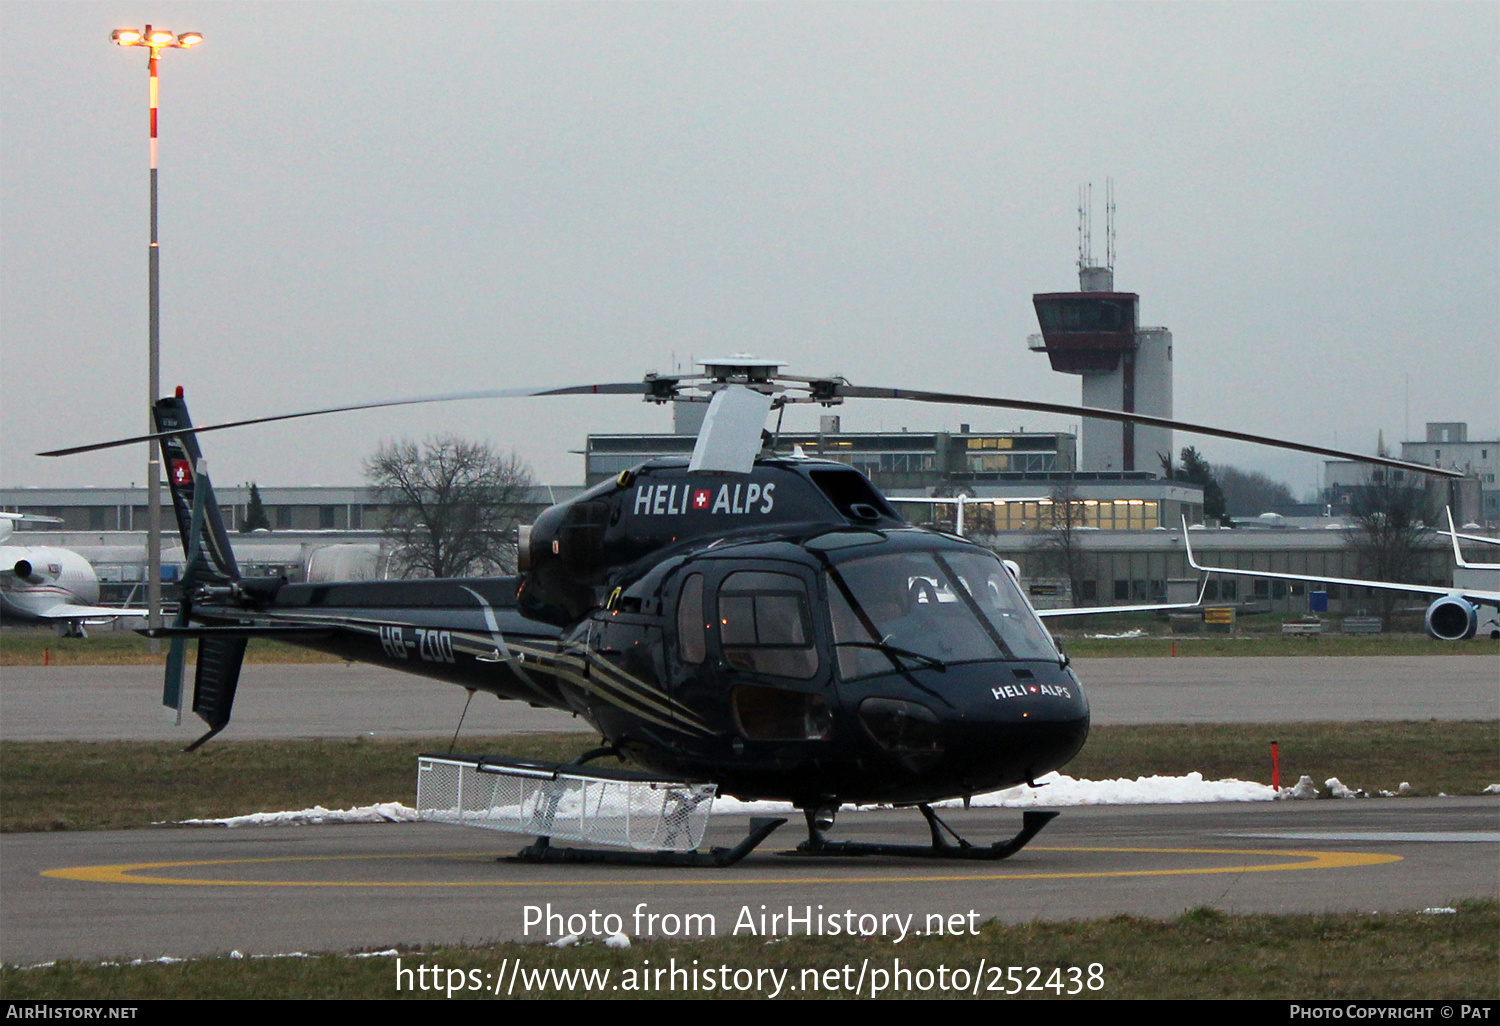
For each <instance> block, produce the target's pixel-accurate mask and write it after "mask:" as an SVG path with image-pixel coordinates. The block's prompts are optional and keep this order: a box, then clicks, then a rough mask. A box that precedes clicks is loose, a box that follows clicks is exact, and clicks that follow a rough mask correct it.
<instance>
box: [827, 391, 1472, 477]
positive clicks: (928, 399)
mask: <svg viewBox="0 0 1500 1026" xmlns="http://www.w3.org/2000/svg"><path fill="white" fill-rule="evenodd" d="M838 394H839V395H840V396H842V397H844V398H846V399H909V400H911V401H912V402H918V403H944V404H947V405H950V406H988V407H992V408H995V409H1000V410H1035V411H1036V412H1038V413H1060V414H1062V415H1064V416H1068V417H1091V418H1095V419H1098V420H1115V421H1119V422H1121V423H1124V424H1148V425H1150V426H1152V427H1162V428H1168V429H1170V430H1173V431H1184V432H1186V433H1188V434H1193V435H1208V436H1210V437H1212V438H1232V439H1234V440H1235V441H1237V442H1254V443H1256V444H1257V445H1270V446H1274V447H1276V448H1278V449H1293V450H1295V451H1297V452H1310V453H1312V454H1314V455H1316V456H1329V457H1332V458H1333V459H1339V460H1354V461H1356V462H1359V463H1374V464H1376V465H1378V466H1382V467H1394V468H1396V469H1397V470H1411V471H1414V472H1416V473H1419V474H1432V475H1434V476H1437V477H1463V474H1462V473H1461V472H1460V471H1456V470H1443V469H1441V468H1439V467H1429V466H1426V465H1424V464H1421V463H1408V462H1406V461H1405V460H1396V459H1391V458H1390V457H1389V456H1368V455H1365V454H1364V453H1358V452H1348V451H1346V450H1343V449H1330V448H1328V447H1326V446H1322V445H1308V444H1307V443H1305V442H1289V441H1287V440H1286V439H1283V438H1271V437H1270V436H1268V435H1254V434H1250V433H1249V432H1247V431H1229V430H1226V429H1224V428H1216V427H1207V426H1206V425H1203V424H1189V423H1187V422H1185V421H1180V420H1168V419H1167V418H1166V417H1153V416H1151V415H1150V414H1147V413H1126V412H1124V411H1121V410H1101V409H1098V408H1096V407H1093V406H1068V405H1066V404H1063V403H1040V402H1033V401H1031V400H1029V399H1002V398H999V397H997V396H984V395H961V394H957V393H952V392H919V391H917V390H915V389H910V388H876V387H874V386H865V385H842V384H841V385H839V386H838Z"/></svg>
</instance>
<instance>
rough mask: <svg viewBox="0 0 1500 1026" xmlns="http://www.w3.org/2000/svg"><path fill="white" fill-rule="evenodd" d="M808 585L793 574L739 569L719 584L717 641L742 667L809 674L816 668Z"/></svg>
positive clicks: (730, 659)
mask: <svg viewBox="0 0 1500 1026" xmlns="http://www.w3.org/2000/svg"><path fill="white" fill-rule="evenodd" d="M808 609H809V605H808V600H807V587H806V586H805V585H804V584H803V583H802V580H801V579H800V578H797V577H793V576H792V575H791V574H778V573H767V572H764V571H758V570H741V571H739V572H737V573H732V574H730V575H729V576H728V577H726V578H724V583H723V584H721V585H720V586H719V641H720V644H721V646H722V647H723V650H724V660H725V662H727V663H729V665H730V666H733V667H735V668H736V669H740V670H751V671H754V672H756V673H766V674H771V675H772V676H776V677H796V678H798V679H801V680H806V679H808V678H809V677H812V676H814V675H815V674H816V673H817V672H818V650H817V649H816V648H815V647H814V646H813V641H812V626H811V619H810V617H809V614H808Z"/></svg>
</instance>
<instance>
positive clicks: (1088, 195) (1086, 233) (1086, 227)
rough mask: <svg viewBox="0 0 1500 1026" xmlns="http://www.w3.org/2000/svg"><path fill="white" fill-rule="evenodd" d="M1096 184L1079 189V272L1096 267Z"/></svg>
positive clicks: (1088, 184) (1090, 183) (1081, 186)
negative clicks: (1094, 223)
mask: <svg viewBox="0 0 1500 1026" xmlns="http://www.w3.org/2000/svg"><path fill="white" fill-rule="evenodd" d="M1093 217H1094V183H1093V182H1088V183H1087V184H1084V185H1080V186H1079V187H1078V270H1079V271H1082V270H1083V269H1084V268H1085V267H1092V266H1094V254H1093V250H1094V239H1093V235H1094V232H1093V224H1092V223H1091V222H1092V221H1093Z"/></svg>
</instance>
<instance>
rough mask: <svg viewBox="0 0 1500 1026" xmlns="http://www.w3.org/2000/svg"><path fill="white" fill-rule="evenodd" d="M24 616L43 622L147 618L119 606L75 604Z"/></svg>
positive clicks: (30, 612)
mask: <svg viewBox="0 0 1500 1026" xmlns="http://www.w3.org/2000/svg"><path fill="white" fill-rule="evenodd" d="M26 615H28V616H35V617H39V618H40V619H43V620H113V619H116V618H117V617H121V616H148V615H150V613H149V611H148V610H145V609H122V608H120V607H119V606H81V605H79V604H77V603H76V602H59V603H58V604H57V605H55V606H49V607H48V608H46V609H43V610H39V611H38V610H27V611H26Z"/></svg>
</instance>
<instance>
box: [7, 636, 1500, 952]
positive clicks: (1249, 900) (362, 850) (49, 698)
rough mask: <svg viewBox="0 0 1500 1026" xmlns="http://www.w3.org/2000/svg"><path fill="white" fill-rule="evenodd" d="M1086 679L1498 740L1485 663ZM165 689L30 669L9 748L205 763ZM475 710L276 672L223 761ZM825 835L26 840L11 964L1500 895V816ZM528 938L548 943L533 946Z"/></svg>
mask: <svg viewBox="0 0 1500 1026" xmlns="http://www.w3.org/2000/svg"><path fill="white" fill-rule="evenodd" d="M1078 671H1079V674H1080V676H1081V677H1082V678H1083V680H1084V681H1085V686H1086V688H1087V691H1088V694H1089V696H1090V700H1091V702H1092V703H1093V708H1094V716H1095V722H1098V723H1141V722H1160V723H1168V722H1214V721H1216V722H1283V721H1287V720H1350V721H1352V720H1366V719H1392V720H1396V719H1434V718H1435V719H1442V720H1448V719H1452V720H1457V719H1495V718H1497V717H1500V674H1497V672H1496V671H1497V661H1496V660H1494V659H1491V658H1487V657H1481V658H1472V657H1456V656H1448V657H1431V658H1426V657H1413V658H1404V657H1395V658H1371V659H1363V658H1341V659H1339V658H1335V659H1324V658H1308V659H1302V658H1294V657H1287V658H1265V659H1260V658H1252V659H1231V658H1214V659H1202V658H1198V659H1188V658H1179V659H1105V660H1080V661H1079V663H1078ZM158 673H159V671H157V670H155V669H154V668H151V667H89V668H67V667H63V668H59V667H47V668H23V667H6V668H4V670H3V671H0V736H3V737H4V738H5V739H7V740H17V739H30V740H42V739H60V738H83V739H94V740H102V739H106V738H154V737H162V738H172V739H177V740H183V739H185V738H187V737H189V736H192V734H193V733H194V732H195V730H196V727H197V724H196V721H191V723H190V724H184V725H183V726H182V727H175V728H174V727H169V726H168V725H166V724H164V723H162V722H161V720H160V718H159V715H160V714H159V712H158V711H157V707H156V703H157V701H158V699H157V695H158V691H157V689H158V688H159V682H158V677H157V674H158ZM463 698H464V693H463V692H462V691H460V690H459V689H456V688H452V687H448V686H440V685H437V684H431V683H427V682H422V681H419V680H417V681H414V680H413V679H412V678H410V677H407V676H405V675H402V674H397V673H391V672H389V671H383V670H378V669H371V668H369V667H347V666H343V665H331V664H280V665H256V666H250V667H247V670H246V676H245V680H244V682H243V683H242V687H241V691H240V699H239V704H238V708H237V709H236V717H235V721H234V725H233V726H232V727H231V728H230V730H229V731H228V732H226V733H225V734H224V735H223V736H224V737H225V738H232V737H299V736H334V737H338V736H344V737H347V736H353V735H355V734H361V733H371V734H377V735H381V736H399V735H403V734H410V735H422V734H431V735H447V734H450V733H451V732H452V730H453V726H454V723H455V722H456V720H457V717H458V715H459V711H460V709H461V707H462V704H463ZM476 716H493V719H476ZM570 726H571V727H573V728H575V729H576V728H578V727H583V728H585V729H586V725H584V724H582V723H581V722H580V721H577V720H573V719H571V718H569V717H563V716H561V715H560V714H555V713H549V712H546V711H544V710H530V709H526V708H525V707H516V703H498V702H494V701H493V700H485V699H484V698H483V696H481V698H479V699H476V701H475V703H474V707H473V708H472V709H471V710H470V712H469V718H468V720H467V721H466V724H465V726H464V733H465V734H470V733H472V734H476V735H477V734H482V733H501V732H504V731H505V730H507V729H509V730H555V729H568V727H570ZM944 815H945V818H947V819H948V820H949V822H950V823H951V824H952V825H953V826H954V828H955V829H957V830H958V831H959V832H960V833H961V834H963V835H964V836H965V837H968V838H969V839H970V840H972V841H975V842H976V843H978V842H982V843H989V842H992V841H994V840H997V839H1000V838H1003V837H1008V836H1010V835H1011V834H1012V833H1014V832H1015V830H1016V829H1017V826H1018V823H1019V819H1020V816H1019V813H1017V812H1015V811H1009V810H991V809H983V810H981V809H974V810H970V811H962V810H955V811H953V812H952V813H951V815H950V814H947V813H945V814H944ZM746 825H747V817H746V816H742V815H733V816H717V817H714V821H713V823H712V824H711V825H710V828H709V837H708V838H707V839H706V841H705V847H706V846H707V845H709V844H714V845H731V844H733V843H735V842H736V841H737V840H738V839H739V838H740V837H742V836H743V835H744V832H745V829H746ZM802 836H803V830H802V826H801V824H800V823H799V822H791V823H788V824H787V825H786V826H784V827H783V828H781V830H780V831H779V832H778V833H777V834H774V835H772V837H771V838H770V840H768V841H767V842H766V844H765V845H763V846H762V850H761V851H759V852H756V853H754V854H752V855H751V856H750V857H749V858H747V859H746V860H745V861H744V862H743V863H741V864H740V865H738V866H735V867H731V868H727V869H711V870H704V869H654V868H639V867H619V866H574V865H561V866H555V865H549V866H535V865H519V864H513V863H507V862H497V861H496V860H495V857H496V855H503V854H508V853H512V852H514V851H516V850H518V849H519V848H520V847H522V846H523V845H524V844H525V843H526V841H527V840H528V839H526V838H521V837H517V836H513V835H505V834H496V833H492V832H489V831H482V830H472V829H462V828H458V827H448V826H438V825H434V824H381V825H369V826H317V827H251V828H240V829H234V830H228V829H223V828H169V829H153V830H137V831H117V832H80V833H60V834H4V835H0V959H3V960H4V961H5V962H7V963H12V964H17V963H18V964H23V965H27V964H36V963H38V962H42V961H46V960H50V959H54V958H87V959H94V958H98V959H114V958H120V957H142V958H156V957H161V956H175V957H187V956H200V955H211V954H216V953H224V952H227V951H230V950H239V951H241V952H244V953H246V954H276V953H286V952H291V951H316V950H347V949H356V948H359V949H379V948H385V947H389V946H391V945H395V944H404V945H410V944H419V943H438V942H459V941H469V942H474V941H481V940H489V939H521V940H533V941H537V940H549V939H555V937H556V936H557V931H556V930H553V931H551V936H548V935H547V933H548V931H547V929H546V926H545V923H546V918H545V917H546V911H547V907H548V906H549V905H550V906H551V911H552V912H553V913H555V914H560V915H563V916H567V915H573V914H583V915H585V916H586V915H587V914H588V913H589V912H590V911H597V912H599V913H600V915H601V916H603V915H606V914H609V913H613V914H615V915H617V916H619V917H621V923H622V925H623V928H624V930H625V932H627V933H629V934H631V935H633V936H641V935H645V934H654V935H657V936H662V935H668V934H669V932H670V931H669V930H668V927H670V926H671V925H672V924H674V923H675V924H677V927H676V928H677V929H678V930H679V931H681V930H683V929H686V926H685V925H683V924H685V923H686V922H687V919H686V918H685V917H687V916H689V915H697V916H699V917H702V916H712V917H713V919H712V923H713V927H714V932H715V933H716V935H718V936H727V935H731V934H733V933H734V927H735V925H736V923H742V922H743V917H744V916H746V915H749V916H750V917H751V918H752V919H755V920H756V922H757V923H758V922H759V919H758V917H759V915H760V913H761V912H762V911H763V910H762V909H761V907H760V906H761V905H765V906H766V909H765V910H764V911H766V912H767V914H769V913H772V912H785V911H786V909H787V907H788V906H790V907H791V908H792V909H793V911H794V913H795V915H797V916H802V915H804V910H805V909H809V908H810V909H811V911H812V913H815V914H818V915H821V916H825V917H828V916H834V915H837V916H838V917H839V918H840V919H841V920H843V921H851V920H848V917H847V915H846V913H852V914H853V915H854V917H855V918H854V920H852V921H854V922H858V921H859V918H858V917H860V916H875V917H876V918H877V919H878V920H879V921H880V922H881V923H882V924H884V926H883V928H884V929H887V930H890V931H895V930H896V929H897V925H896V924H898V923H899V922H900V917H902V916H906V915H914V916H915V917H916V918H915V919H914V920H910V921H908V922H909V923H910V924H911V925H910V928H911V929H922V926H923V923H924V922H926V917H927V916H929V915H931V916H941V917H945V918H944V921H945V922H950V923H951V922H955V921H956V920H953V919H951V918H946V917H953V916H957V917H959V918H960V919H962V920H964V921H965V922H968V921H969V916H970V913H971V912H972V913H973V916H974V917H977V920H976V921H978V922H982V921H984V920H987V919H990V918H994V917H998V918H1000V919H1003V920H1006V921H1012V922H1016V921H1027V920H1031V919H1036V918H1046V919H1068V918H1095V917H1101V916H1109V915H1113V914H1116V913H1122V912H1124V913H1132V914H1138V915H1146V916H1157V917H1168V916H1173V915H1176V914H1179V913H1181V912H1182V911H1183V910H1185V909H1188V908H1193V907H1196V906H1199V905H1211V906H1213V907H1215V908H1220V909H1224V910H1226V911H1231V912H1251V911H1265V912H1292V911H1319V910H1355V911H1376V910H1382V911H1390V910H1396V909H1422V908H1427V907H1438V906H1446V905H1449V904H1450V903H1452V902H1454V901H1457V900H1460V899H1463V898H1466V897H1494V896H1496V894H1497V893H1500V799H1497V798H1493V797H1481V798H1435V799H1372V800H1367V801H1357V800H1347V801H1317V802H1275V803H1221V804H1205V805H1174V806H1163V805H1157V806H1116V807H1089V808H1071V809H1067V810H1064V812H1063V814H1062V816H1061V817H1060V818H1059V819H1058V820H1056V821H1055V822H1054V823H1053V824H1052V825H1051V826H1049V827H1048V828H1047V829H1046V830H1045V831H1044V832H1043V833H1042V834H1041V836H1040V837H1039V838H1038V839H1037V840H1036V841H1034V842H1033V844H1032V845H1031V846H1030V847H1028V848H1027V849H1025V850H1024V851H1022V852H1021V853H1020V854H1018V855H1017V856H1015V857H1013V858H1011V859H1009V860H1006V861H1004V862H998V863H982V862H934V861H931V860H925V859H909V858H890V857H883V858H867V859H847V858H846V859H820V860H809V859H805V858H795V857H793V858H788V857H783V856H781V855H778V854H776V852H778V851H780V850H783V849H786V848H789V847H791V846H792V845H793V844H794V843H795V842H796V841H798V840H800V839H801V838H802ZM830 839H835V840H838V839H869V840H885V841H906V842H908V843H924V842H925V840H926V831H925V827H924V826H923V824H922V822H921V819H920V817H918V816H917V815H916V814H915V813H913V812H911V811H909V810H894V811H893V810H872V811H862V812H849V811H846V812H845V813H843V814H842V815H841V816H840V817H839V822H838V825H837V827H836V828H835V830H834V832H833V833H832V834H830ZM820 905H821V906H822V909H821V910H820V909H818V906H820ZM637 909H641V910H642V914H643V916H647V917H648V916H649V915H651V914H652V913H657V914H658V916H659V918H658V919H657V920H655V921H654V923H655V925H654V927H653V926H652V925H651V923H650V922H649V921H647V920H644V919H643V920H642V921H641V923H637V921H636V920H635V919H634V918H633V916H634V913H635V912H636V910H637ZM528 910H531V911H528ZM528 916H532V917H541V922H540V923H539V924H538V925H533V926H529V927H528V923H527V919H528ZM674 917H675V918H674ZM881 917H886V918H881ZM818 921H819V922H822V921H823V920H818ZM873 921H874V920H868V919H867V920H865V922H866V923H869V922H873ZM692 922H693V923H695V924H698V926H699V927H700V928H704V929H706V926H707V924H708V923H709V922H710V921H709V920H708V919H704V918H698V919H694V920H692ZM642 923H643V924H645V925H646V927H647V928H646V929H642V928H641V925H642ZM553 924H554V926H555V925H557V921H555V920H554V921H553ZM780 931H781V933H785V932H786V931H785V927H784V925H783V926H782V927H781V928H780ZM747 932H748V931H747V930H745V929H743V928H742V929H741V930H740V931H739V935H741V936H744V935H746V934H747ZM798 932H801V927H800V926H799V927H798ZM890 939H891V940H892V944H893V946H892V948H891V949H890V950H891V953H892V954H893V955H899V954H900V953H901V949H900V947H899V945H896V944H895V942H894V936H891V938H890ZM393 971H394V970H393Z"/></svg>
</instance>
